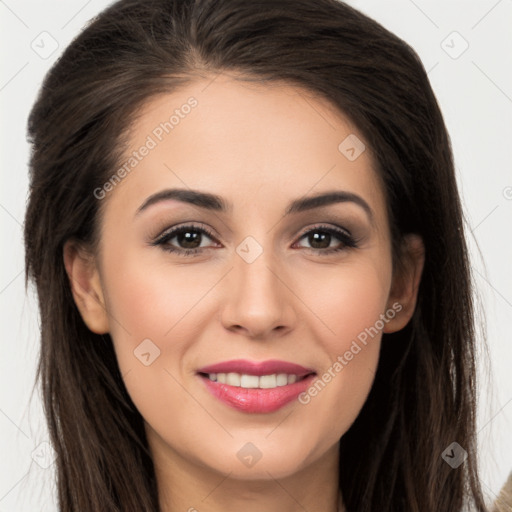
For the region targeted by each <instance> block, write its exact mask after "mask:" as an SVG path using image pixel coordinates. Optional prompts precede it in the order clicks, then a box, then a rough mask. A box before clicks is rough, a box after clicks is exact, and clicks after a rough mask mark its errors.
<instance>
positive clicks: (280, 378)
mask: <svg viewBox="0 0 512 512" xmlns="http://www.w3.org/2000/svg"><path fill="white" fill-rule="evenodd" d="M197 375H198V377H199V378H201V379H202V381H203V382H204V385H205V386H206V389H207V390H208V391H209V392H210V393H211V394H212V395H213V396H214V397H215V398H217V399H218V400H220V401H221V402H223V403H224V404H226V405H228V406H230V407H232V408H235V409H237V410H239V411H241V412H245V413H260V414H261V413H270V412H274V411H277V410H278V409H281V408H282V407H284V406H285V405H287V404H289V403H290V402H291V401H293V400H294V399H295V398H297V397H298V395H299V394H300V393H302V392H303V391H305V390H306V389H307V387H308V386H309V385H310V384H311V381H312V380H313V379H314V377H315V376H316V372H315V371H314V370H312V369H308V368H305V367H303V366H301V365H297V364H294V363H289V362H286V361H278V360H269V361H262V362H252V361H246V360H233V361H226V362H223V363H218V364H215V365H211V366H207V367H204V368H201V369H200V370H199V371H198V372H197Z"/></svg>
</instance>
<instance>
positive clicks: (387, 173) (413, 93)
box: [25, 0, 486, 512]
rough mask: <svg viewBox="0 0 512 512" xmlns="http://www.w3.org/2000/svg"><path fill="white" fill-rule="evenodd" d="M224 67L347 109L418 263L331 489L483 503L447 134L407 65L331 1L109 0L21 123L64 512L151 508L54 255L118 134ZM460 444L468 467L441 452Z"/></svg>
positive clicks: (401, 47)
mask: <svg viewBox="0 0 512 512" xmlns="http://www.w3.org/2000/svg"><path fill="white" fill-rule="evenodd" d="M220 71H231V72H236V73H237V74H239V75H240V77H241V79H242V78H243V77H246V78H247V79H257V80H261V81H263V82H265V81H268V82H269V83H270V82H272V81H276V80H277V81H283V80H284V81H286V82H288V83H290V84H294V85H296V86H299V87H302V88H305V89H307V90H309V91H312V92H314V93H316V94H318V95H320V96H322V97H325V98H326V99H328V100H329V101H330V103H331V104H332V105H333V108H336V109H338V110H339V111H340V112H342V113H343V114H344V115H346V116H347V117H348V118H349V119H350V120H351V121H352V122H353V123H354V125H355V126H356V127H357V128H358V130H359V131H360V133H361V134H362V135H363V136H364V137H365V141H366V142H367V143H368V146H369V148H371V151H372V154H373V155H374V158H375V161H376V165H377V171H378V174H379V176H380V178H381V179H382V183H383V184H384V189H385V193H386V196H387V201H388V209H389V212H388V213H389V219H390V226H391V233H392V244H393V257H394V263H395V264H399V263H400V251H399V248H400V245H401V241H402V239H403V237H404V235H406V234H408V233H417V234H419V235H420V236H421V237H422V238H423V242H424V245H425V251H426V260H425V266H424V270H423V276H422V280H421V285H420V289H419V295H418V302H417V306H416V310H415V312H414V315H413V318H412V319H411V321H410V322H409V324H408V325H407V326H406V327H405V328H404V329H402V330H401V331H399V332H397V333H394V334H384V337H383V341H382V347H381V355H380V361H379V366H378V371H377V375H376V378H375V382H374V385H373V387H372V390H371V392H370V395H369V397H368V399H367V401H366V403H365V405H364V406H363V409H362V411H361V412H360V414H359V416H358V417H357V419H356V421H355V422H354V424H353V425H352V426H351V428H350V429H349V431H348V432H347V433H346V434H345V435H344V436H343V437H342V439H341V448H340V450H341V462H340V481H339V484H340V488H341V491H342V494H343V500H344V502H345V504H346V506H347V508H348V509H349V510H357V511H358V512H370V511H371V512H375V511H376V510H379V511H380V512H397V511H402V510H403V511H408V512H413V511H420V510H421V511H424V510H428V511H434V510H435V511H438V510H439V511H443V512H444V511H450V512H455V511H460V510H462V508H463V506H466V505H469V506H471V507H473V508H474V510H478V511H484V510H486V507H485V504H484V499H483V496H482V492H481V488H480V483H479V480H478V473H477V460H476V455H477V453H476V445H475V409H476V404H475V394H476V393H475V354H474V351H475V332H474V313H473V303H472V284H471V276H470V267H469V262H468V252H467V247H466V242H465V238H464V229H463V216H462V211H461V204H460V200H459V196H458V191H457V185H456V180H455V176H454V164H453V157H452V151H451V146H450V141H449V137H448V134H447V131H446V128H445V125H444V121H443V118H442V115H441V112H440V109H439V107H438V104H437V102H436V99H435V97H434V94H433V92H432V89H431V87H430V84H429V81H428V78H427V74H426V72H425V70H424V68H423V66H422V64H421V62H420V59H419V57H418V56H417V54H416V53H415V52H414V51H413V50H412V49H411V48H410V46H408V45H407V44H406V43H405V42H404V41H402V40H401V39H399V38H398V37H397V36H395V35H394V34H392V33H390V32H389V31H387V30H386V29H385V28H383V27H382V26H381V25H379V24H378V23H376V22H375V21H373V20H371V19H370V18H368V17H366V16H365V15H363V14H361V13H360V12H358V11H357V10H355V9H353V8H351V7H349V6H347V5H346V4H344V3H342V2H338V1H336V0H315V1H313V0H258V1H247V0H121V1H119V2H117V3H115V4H113V5H112V6H110V7H109V8H108V9H106V10H105V11H104V12H102V13H101V14H100V15H99V16H98V17H97V18H96V19H95V20H92V22H91V23H90V24H89V25H88V26H87V28H86V29H84V31H83V32H82V33H81V34H80V35H79V36H78V37H77V38H76V39H75V40H74V41H73V42H72V43H71V44H70V45H69V47H68V48H67V49H66V50H65V52H64V54H63V55H62V57H61V58H60V59H59V60H58V61H57V63H56V64H55V65H54V66H53V67H52V69H51V70H50V71H49V73H48V74H47V76H46V78H45V81H44V84H43V87H42V89H41V91H40V95H39V97H38V99H37V102H36V103H35V105H34V107H33V110H32V112H31V114H30V118H29V123H28V128H29V136H30V141H31V143H32V150H33V151H32V155H31V160H30V179H31V183H30V198H29V203H28V209H27V213H26V222H25V246H26V271H27V279H28V278H33V279H34V280H35V283H36V285H37V290H38V296H39V307H40V314H41V337H42V346H41V354H40V360H39V367H38V374H37V377H38V379H40V380H41V384H42V391H43V397H44V408H45V413H46V417H47V421H48V424H49V432H50V435H51V440H52V443H53V446H54V448H55V450H56V452H57V454H58V458H57V461H56V466H57V471H58V473H57V482H58V498H59V503H60V509H61V510H63V511H66V512H70V511H80V512H85V511H93V510H94V511H97V510H103V511H111V512H112V511H123V512H129V511H133V512H135V511H136V512H140V511H141V510H148V511H149V510H154V511H156V510H159V504H158V497H157V486H156V480H155V472H154V468H153V463H152V458H151V454H150V452H149V449H148V444H147V440H146V437H145V432H144V428H143V419H142V417H141V415H140V414H139V413H138V411H137V410H136V408H135V406H134V405H133V403H132V401H131V399H130V397H129V395H128V393H127V391H126V388H125V386H124V383H123V379H122V377H121V375H120V373H119V368H118V365H117V361H116V357H115V353H114V350H113V347H112V342H111V339H110V337H109V336H108V335H105V336H100V335H97V334H93V333H92V332H91V331H89V330H88V328H87V327H86V325H85V324H84V322H83V320H82V318H81V316H80V314H79V311H78V309H77V308H76V306H75V303H74V300H73V296H72V294H71V290H70V285H69V281H68V277H67V275H66V272H65V268H64V264H63V245H64V243H65V242H66V241H67V240H69V239H73V238H74V239H78V240H81V241H83V242H84V243H88V244H91V245H94V243H95V242H96V241H97V238H98V226H99V223H100V220H101V210H100V204H103V202H101V201H98V199H96V197H95V195H94V194H93V191H94V190H95V189H97V187H101V186H102V185H103V184H104V183H105V182H106V181H107V180H108V178H109V177H110V176H112V174H113V172H114V171H115V170H116V169H117V168H118V166H119V163H120V159H121V155H122V152H123V150H124V148H125V137H126V134H127V127H129V126H130V125H133V123H134V122H135V120H136V116H137V112H138V111H139V109H140V108H141V106H142V105H143V104H144V103H145V102H146V101H147V100H148V99H150V98H151V97H153V96H154V95H156V94H160V93H165V92H172V91H174V90H176V89H177V88H178V87H180V86H182V85H185V84H187V83H190V82H192V81H193V80H195V79H197V78H198V77H203V76H208V75H211V76H214V74H216V73H218V72H220ZM454 441H456V442H457V443H459V444H460V445H461V446H462V447H463V448H464V449H465V450H466V451H467V452H468V458H467V460H466V462H465V463H464V464H462V465H461V466H460V467H459V468H457V469H452V468H451V467H450V465H448V464H447V463H446V462H445V461H444V460H443V459H442V457H441V454H442V452H443V451H444V450H445V449H446V448H447V447H448V446H449V445H450V444H451V443H452V442H454Z"/></svg>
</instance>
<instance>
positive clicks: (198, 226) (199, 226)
mask: <svg viewBox="0 0 512 512" xmlns="http://www.w3.org/2000/svg"><path fill="white" fill-rule="evenodd" d="M186 229H190V230H192V229H194V230H197V231H200V232H204V233H205V234H206V236H208V238H211V239H212V240H213V241H215V242H217V243H220V242H219V240H218V238H217V236H216V235H215V234H214V233H213V230H212V229H210V228H209V227H208V226H207V225H206V224H203V223H202V222H194V221H192V222H183V223H180V224H177V225H174V226H172V227H170V228H166V229H164V231H162V232H161V233H160V234H159V235H157V236H156V237H153V239H152V242H151V245H158V244H160V243H163V242H162V240H164V239H165V238H167V237H169V236H170V235H172V236H171V238H174V236H176V234H178V233H180V231H182V230H186ZM182 250H186V249H182Z"/></svg>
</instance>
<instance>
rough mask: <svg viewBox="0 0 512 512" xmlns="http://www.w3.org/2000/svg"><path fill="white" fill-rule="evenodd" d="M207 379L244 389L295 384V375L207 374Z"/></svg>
mask: <svg viewBox="0 0 512 512" xmlns="http://www.w3.org/2000/svg"><path fill="white" fill-rule="evenodd" d="M208 378H209V379H210V380H211V381H213V382H219V383H221V384H229V385H230V386H236V387H242V388H246V389H256V388H259V389H272V388H276V387H279V386H286V385H287V384H293V383H294V382H297V380H298V377H297V375H288V374H286V373H278V374H275V373H274V374H272V375H261V376H260V377H258V376H257V375H247V374H245V373H244V374H240V373H234V372H231V373H209V374H208Z"/></svg>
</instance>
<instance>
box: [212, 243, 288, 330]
mask: <svg viewBox="0 0 512 512" xmlns="http://www.w3.org/2000/svg"><path fill="white" fill-rule="evenodd" d="M272 267H274V268H272ZM225 286H226V288H225V289H226V300H225V302H224V303H223V304H224V306H223V309H222V312H221V321H222V324H223V326H224V327H225V328H226V329H228V330H229V331H232V332H238V333H240V334H242V335H244V336H247V337H249V338H253V339H260V340H265V339H270V338H272V337H276V336H282V335H283V334H285V333H287V332H289V331H290V330H292V329H293V327H294V325H295V322H296V318H297V316H296V312H295V308H294V304H293V294H292V293H291V291H290V290H289V288H288V287H287V285H286V278H285V276H283V275H282V273H280V272H279V270H277V268H276V265H273V264H272V261H271V259H270V258H267V257H265V253H263V254H262V255H261V256H260V257H259V258H258V259H256V261H253V262H252V263H247V262H246V261H244V260H243V259H242V258H239V257H238V255H235V264H234V268H233V270H232V271H231V272H230V273H229V281H228V282H226V283H225Z"/></svg>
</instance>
